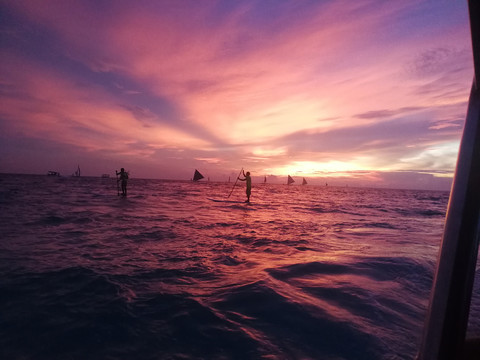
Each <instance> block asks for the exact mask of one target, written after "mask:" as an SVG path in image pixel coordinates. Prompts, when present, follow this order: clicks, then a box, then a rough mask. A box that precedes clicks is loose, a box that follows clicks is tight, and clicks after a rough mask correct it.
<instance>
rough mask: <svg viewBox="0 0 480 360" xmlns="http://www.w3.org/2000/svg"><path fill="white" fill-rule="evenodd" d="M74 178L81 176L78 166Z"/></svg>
mask: <svg viewBox="0 0 480 360" xmlns="http://www.w3.org/2000/svg"><path fill="white" fill-rule="evenodd" d="M73 176H75V177H79V176H80V165H77V170H75V173H74V174H73Z"/></svg>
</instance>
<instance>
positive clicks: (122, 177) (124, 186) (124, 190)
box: [115, 168, 128, 196]
mask: <svg viewBox="0 0 480 360" xmlns="http://www.w3.org/2000/svg"><path fill="white" fill-rule="evenodd" d="M115 173H116V174H117V175H120V176H119V177H118V179H117V182H119V181H121V182H122V184H121V185H122V196H127V180H128V173H127V172H126V171H125V169H124V168H121V169H120V172H118V171H115Z"/></svg>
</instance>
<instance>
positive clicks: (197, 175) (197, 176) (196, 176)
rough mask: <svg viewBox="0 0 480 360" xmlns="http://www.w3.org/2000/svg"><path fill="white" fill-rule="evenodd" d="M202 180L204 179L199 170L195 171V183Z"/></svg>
mask: <svg viewBox="0 0 480 360" xmlns="http://www.w3.org/2000/svg"><path fill="white" fill-rule="evenodd" d="M200 179H203V175H202V174H200V172H199V171H198V170H197V169H195V173H194V174H193V181H198V180H200Z"/></svg>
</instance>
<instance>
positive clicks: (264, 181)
mask: <svg viewBox="0 0 480 360" xmlns="http://www.w3.org/2000/svg"><path fill="white" fill-rule="evenodd" d="M263 183H264V184H266V183H267V177H266V176H265V178H264V179H263Z"/></svg>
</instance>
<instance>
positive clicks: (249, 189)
mask: <svg viewBox="0 0 480 360" xmlns="http://www.w3.org/2000/svg"><path fill="white" fill-rule="evenodd" d="M242 172H243V176H244V178H243V179H240V176H239V177H238V180H240V181H246V182H247V191H246V192H247V201H245V202H247V203H249V202H250V194H251V193H252V178H251V177H250V171H247V173H246V174H245V171H243V170H242Z"/></svg>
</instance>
